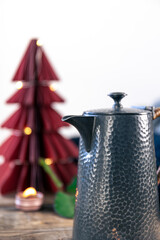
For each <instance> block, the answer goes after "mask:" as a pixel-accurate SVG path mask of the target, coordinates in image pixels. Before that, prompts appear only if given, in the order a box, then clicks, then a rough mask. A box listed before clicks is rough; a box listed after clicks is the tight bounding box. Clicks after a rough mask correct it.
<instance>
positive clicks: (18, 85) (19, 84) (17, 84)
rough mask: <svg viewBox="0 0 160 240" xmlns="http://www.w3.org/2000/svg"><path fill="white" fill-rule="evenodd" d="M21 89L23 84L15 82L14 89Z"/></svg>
mask: <svg viewBox="0 0 160 240" xmlns="http://www.w3.org/2000/svg"><path fill="white" fill-rule="evenodd" d="M22 87H23V82H22V81H18V82H16V88H17V89H21V88H22Z"/></svg>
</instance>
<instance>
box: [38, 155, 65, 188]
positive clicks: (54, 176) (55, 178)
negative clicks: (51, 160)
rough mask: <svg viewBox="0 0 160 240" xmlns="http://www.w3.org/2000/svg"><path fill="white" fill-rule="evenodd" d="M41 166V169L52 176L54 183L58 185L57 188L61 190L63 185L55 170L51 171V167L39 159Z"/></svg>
mask: <svg viewBox="0 0 160 240" xmlns="http://www.w3.org/2000/svg"><path fill="white" fill-rule="evenodd" d="M39 164H40V166H41V167H43V169H44V171H45V172H46V173H47V174H48V175H49V176H50V178H51V179H52V181H53V182H54V184H55V185H56V187H57V188H58V189H59V190H61V189H62V188H63V183H62V182H61V180H60V179H59V178H58V177H57V175H56V174H55V172H54V171H53V169H51V167H50V166H49V165H47V164H46V163H45V161H44V159H43V158H40V159H39Z"/></svg>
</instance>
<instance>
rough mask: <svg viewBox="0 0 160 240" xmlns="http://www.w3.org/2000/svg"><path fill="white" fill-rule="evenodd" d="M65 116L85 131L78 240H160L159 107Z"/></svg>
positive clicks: (76, 224) (117, 99)
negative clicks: (155, 129) (156, 129)
mask: <svg viewBox="0 0 160 240" xmlns="http://www.w3.org/2000/svg"><path fill="white" fill-rule="evenodd" d="M125 95H126V94H125V93H121V92H114V93H111V94H109V96H110V97H111V98H112V99H113V100H114V106H113V108H112V109H101V110H95V111H85V112H84V113H83V115H82V116H66V117H64V118H63V120H64V121H66V122H69V123H71V124H72V125H73V126H75V127H76V128H77V129H78V131H79V132H80V135H81V138H80V149H79V165H78V187H77V194H76V196H77V198H76V206H75V218H74V227H73V240H111V239H112V240H113V239H117V240H160V221H159V218H160V215H159V201H158V191H157V176H156V159H155V150H154V140H153V126H152V120H153V119H155V118H156V117H158V116H160V109H159V108H158V109H154V108H153V107H146V108H145V109H134V108H129V109H128V108H123V106H122V105H121V103H120V101H121V99H122V98H123V97H124V96H125Z"/></svg>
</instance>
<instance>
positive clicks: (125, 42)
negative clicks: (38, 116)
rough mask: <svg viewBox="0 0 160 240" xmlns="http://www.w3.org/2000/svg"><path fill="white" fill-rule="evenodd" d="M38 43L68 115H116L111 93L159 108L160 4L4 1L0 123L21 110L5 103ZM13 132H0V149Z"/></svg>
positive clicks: (144, 0) (0, 4)
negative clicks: (100, 111) (109, 110)
mask: <svg viewBox="0 0 160 240" xmlns="http://www.w3.org/2000/svg"><path fill="white" fill-rule="evenodd" d="M32 38H40V39H41V40H42V41H43V47H44V50H45V51H46V53H47V55H48V57H49V59H50V61H51V63H52V64H53V66H54V67H55V69H56V70H57V73H58V74H59V76H60V79H61V81H59V82H58V83H57V84H56V87H57V93H59V94H60V95H61V96H62V97H63V98H65V100H66V102H65V103H64V104H56V108H57V109H58V110H59V112H60V113H61V114H62V115H66V114H81V113H82V112H83V111H84V110H87V109H93V108H94V109H95V108H105V107H111V105H112V100H110V99H109V98H108V97H107V94H108V93H109V92H112V91H123V92H126V93H127V94H128V96H127V97H126V99H125V100H123V105H125V106H132V105H152V104H154V102H156V101H157V100H160V0H134V1H129V0H121V1H120V0H79V1H78V0H45V1H41V0H27V1H24V0H1V1H0V81H1V85H0V123H2V122H3V121H4V120H6V119H7V117H8V116H9V115H10V114H11V113H13V112H14V111H15V109H17V106H12V105H9V104H5V101H6V100H7V99H8V98H9V97H10V96H11V95H12V94H13V93H14V92H15V91H16V88H15V83H13V82H11V78H12V76H13V74H14V73H15V71H16V68H17V66H18V64H19V62H20V60H21V57H22V55H23V54H24V51H25V50H26V47H27V45H28V43H29V41H30V39H32ZM7 131H9V130H2V129H0V142H2V141H3V140H4V139H5V138H6V136H8V135H10V134H11V133H9V132H7ZM76 133H77V132H76V130H74V129H73V128H70V129H68V131H67V133H64V134H67V135H69V136H71V135H73V134H76Z"/></svg>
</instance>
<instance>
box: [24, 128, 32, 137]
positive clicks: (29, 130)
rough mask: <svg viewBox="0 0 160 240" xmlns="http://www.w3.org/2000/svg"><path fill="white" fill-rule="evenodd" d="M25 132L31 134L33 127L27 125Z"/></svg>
mask: <svg viewBox="0 0 160 240" xmlns="http://www.w3.org/2000/svg"><path fill="white" fill-rule="evenodd" d="M24 133H25V134H26V135H30V134H31V133H32V129H31V128H30V127H25V128H24Z"/></svg>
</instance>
